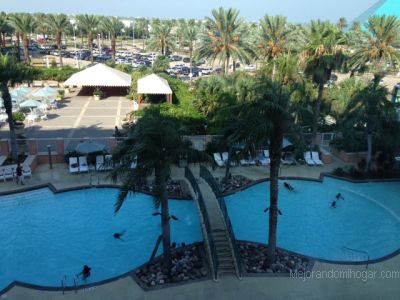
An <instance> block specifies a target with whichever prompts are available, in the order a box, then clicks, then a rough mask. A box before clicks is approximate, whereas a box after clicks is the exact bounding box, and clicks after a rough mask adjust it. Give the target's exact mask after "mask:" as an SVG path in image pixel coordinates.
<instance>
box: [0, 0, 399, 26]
mask: <svg viewBox="0 0 400 300" xmlns="http://www.w3.org/2000/svg"><path fill="white" fill-rule="evenodd" d="M399 1H400V0H399ZM376 2H378V1H377V0H64V1H57V0H0V10H4V11H6V12H22V11H23V12H51V13H60V12H63V13H66V14H81V13H88V14H97V15H112V16H121V17H154V18H203V17H204V16H209V15H210V11H211V9H213V8H218V7H220V6H223V7H226V8H228V7H233V8H237V9H239V10H240V14H241V16H243V17H245V18H246V19H248V20H252V21H254V20H258V19H260V18H261V17H262V16H263V15H265V14H270V15H275V14H281V15H285V16H287V17H288V19H289V20H290V21H292V22H308V21H309V20H311V19H318V18H319V19H324V20H325V19H329V20H332V21H336V20H337V19H339V18H340V17H346V18H347V19H348V20H349V21H351V20H353V19H355V18H356V17H358V16H359V15H360V14H361V13H363V12H364V11H365V10H366V9H368V8H369V7H371V6H372V5H373V4H374V3H376Z"/></svg>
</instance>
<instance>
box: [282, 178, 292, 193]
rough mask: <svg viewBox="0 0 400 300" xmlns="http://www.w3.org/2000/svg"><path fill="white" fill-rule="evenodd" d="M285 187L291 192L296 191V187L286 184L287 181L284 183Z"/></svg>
mask: <svg viewBox="0 0 400 300" xmlns="http://www.w3.org/2000/svg"><path fill="white" fill-rule="evenodd" d="M283 186H284V187H285V188H287V189H288V190H289V191H291V192H293V191H294V187H293V186H291V185H290V183H288V182H286V181H285V182H284V183H283Z"/></svg>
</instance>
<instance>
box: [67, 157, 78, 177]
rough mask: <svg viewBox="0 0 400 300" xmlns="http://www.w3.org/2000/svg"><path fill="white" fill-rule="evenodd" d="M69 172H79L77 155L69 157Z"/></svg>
mask: <svg viewBox="0 0 400 300" xmlns="http://www.w3.org/2000/svg"><path fill="white" fill-rule="evenodd" d="M69 172H70V173H79V164H78V158H77V157H70V158H69Z"/></svg>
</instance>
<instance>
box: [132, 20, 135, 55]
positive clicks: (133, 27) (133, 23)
mask: <svg viewBox="0 0 400 300" xmlns="http://www.w3.org/2000/svg"><path fill="white" fill-rule="evenodd" d="M132 47H135V21H134V20H133V21H132ZM132 52H133V51H132Z"/></svg>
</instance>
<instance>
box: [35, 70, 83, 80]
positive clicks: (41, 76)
mask: <svg viewBox="0 0 400 300" xmlns="http://www.w3.org/2000/svg"><path fill="white" fill-rule="evenodd" d="M77 72H79V69H75V68H71V67H64V68H61V69H58V68H48V69H47V68H36V70H35V73H34V75H33V80H56V81H65V80H67V79H68V78H69V77H71V75H73V74H75V73H77Z"/></svg>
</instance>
